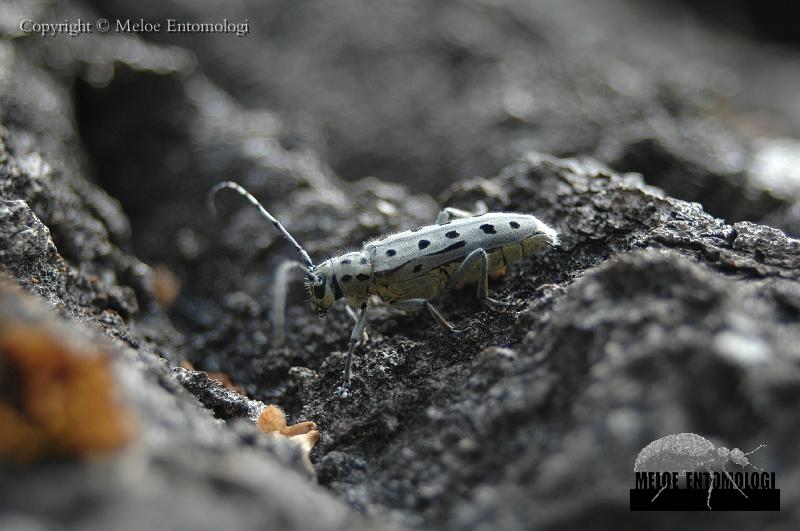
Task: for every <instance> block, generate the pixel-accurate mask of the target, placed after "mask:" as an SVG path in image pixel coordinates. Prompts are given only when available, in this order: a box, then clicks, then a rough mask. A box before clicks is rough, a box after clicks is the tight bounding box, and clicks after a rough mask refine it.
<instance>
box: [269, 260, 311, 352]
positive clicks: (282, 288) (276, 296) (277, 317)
mask: <svg viewBox="0 0 800 531" xmlns="http://www.w3.org/2000/svg"><path fill="white" fill-rule="evenodd" d="M293 269H301V270H303V271H305V273H306V274H307V275H309V276H312V273H311V271H309V270H308V268H307V267H306V266H304V265H303V264H301V263H300V262H295V261H294V260H289V261H287V262H284V263H282V264H281V265H279V266H278V271H277V272H276V273H275V280H274V281H273V287H272V337H273V342H274V345H275V346H278V347H280V346H282V345H283V344H284V342H285V341H286V294H287V293H288V291H289V273H291V272H292V270H293Z"/></svg>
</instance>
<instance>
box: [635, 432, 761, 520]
mask: <svg viewBox="0 0 800 531" xmlns="http://www.w3.org/2000/svg"><path fill="white" fill-rule="evenodd" d="M765 446H766V445H765V444H762V445H760V446H758V447H757V448H755V449H753V450H751V451H749V452H747V453H745V452H742V451H741V450H739V449H738V448H734V449H733V450H728V449H727V448H725V447H724V446H720V447H719V448H717V447H715V446H714V444H713V443H712V442H711V441H709V440H708V439H706V438H705V437H701V436H700V435H697V434H696V433H676V434H673V435H667V436H666V437H661V438H660V439H656V440H655V441H653V442H651V443H650V444H648V445H647V446H645V447H644V448H642V450H641V451H640V452H639V455H638V456H636V462H635V463H634V465H633V471H634V472H659V473H661V472H669V473H677V476H679V477H681V476H685V475H686V473H687V472H695V471H703V470H705V471H707V472H708V473H709V475H710V476H711V477H713V471H712V466H719V467H720V468H722V471H723V473H724V474H725V475H726V476H727V477H728V479H729V480H730V482H731V483H732V484H733V486H734V487H735V488H736V490H738V491H739V492H740V493H741V494H742V496H744V497H745V498H748V496H747V494H745V493H744V491H743V490H742V489H741V488H739V485H737V483H736V481H734V479H733V477H732V476H731V474H730V473H729V472H728V470H727V469H726V468H725V464H726V463H727V462H728V461H732V462H733V463H735V464H737V465H739V466H741V467H746V466H748V465H749V466H752V467H753V468H755V469H756V470H760V471H763V469H762V468H758V467H757V466H755V465H754V464H752V463H751V462H750V461H749V460H748V459H747V456H748V455H750V454H752V453H753V452H755V451H757V450H760V449H761V448H764V447H765ZM667 486H669V484H668V483H665V484H664V485H663V486H662V487H661V490H659V491H658V493H657V494H656V495H655V496H654V497H653V499H652V500H650V502H651V503H652V502H654V501H655V500H656V498H658V496H659V495H660V494H661V493H662V492H663V491H664V489H666V488H667ZM713 488H714V482H713V481H709V484H708V497H707V498H706V505H707V506H708V508H709V509H711V491H712V490H713Z"/></svg>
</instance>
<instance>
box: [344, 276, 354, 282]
mask: <svg viewBox="0 0 800 531" xmlns="http://www.w3.org/2000/svg"><path fill="white" fill-rule="evenodd" d="M351 280H353V275H344V276H342V282H350V281H351Z"/></svg>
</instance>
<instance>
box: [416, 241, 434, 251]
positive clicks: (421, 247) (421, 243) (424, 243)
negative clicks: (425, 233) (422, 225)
mask: <svg viewBox="0 0 800 531" xmlns="http://www.w3.org/2000/svg"><path fill="white" fill-rule="evenodd" d="M430 244H431V242H429V241H428V240H420V241H419V243H417V245H419V248H420V249H424V248H426V247H427V246H429V245H430Z"/></svg>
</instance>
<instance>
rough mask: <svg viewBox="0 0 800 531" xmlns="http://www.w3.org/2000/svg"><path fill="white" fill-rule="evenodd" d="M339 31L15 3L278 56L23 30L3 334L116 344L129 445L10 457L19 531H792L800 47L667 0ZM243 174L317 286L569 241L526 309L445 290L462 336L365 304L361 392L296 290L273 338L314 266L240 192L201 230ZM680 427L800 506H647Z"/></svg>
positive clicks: (340, 8)
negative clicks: (501, 235)
mask: <svg viewBox="0 0 800 531" xmlns="http://www.w3.org/2000/svg"><path fill="white" fill-rule="evenodd" d="M337 4H338V5H337V9H335V10H334V9H331V8H330V6H329V4H328V3H325V2H315V1H312V2H303V3H297V2H283V1H277V0H276V1H273V2H258V3H256V2H241V3H235V4H231V6H229V8H226V9H229V10H228V11H225V12H224V13H221V12H220V10H219V7H218V6H217V5H216V4H215V3H211V2H193V3H185V2H172V1H167V2H143V3H141V4H140V6H138V7H136V8H133V7H131V6H132V4H130V3H123V2H116V1H115V0H104V1H99V0H98V1H96V2H92V3H91V7H86V6H84V5H78V4H77V3H72V2H64V3H61V4H59V5H55V6H54V5H45V4H42V3H38V2H25V1H15V2H10V3H9V4H8V5H9V6H10V7H8V8H5V9H8V10H10V12H13V13H23V12H24V13H31V15H26V16H37V17H39V18H42V19H47V18H50V19H52V20H61V19H63V18H64V17H66V16H69V17H71V18H76V17H77V16H79V15H81V16H85V17H90V18H93V19H96V18H97V17H98V16H100V15H103V16H106V17H109V18H113V17H123V18H124V17H131V18H139V17H140V16H142V11H139V10H145V11H147V13H148V17H149V18H152V19H158V18H162V19H163V18H166V17H168V16H180V17H184V18H187V19H198V20H200V19H216V18H221V16H225V17H227V18H229V19H231V20H238V19H240V18H245V17H248V18H249V19H250V20H251V24H252V29H253V31H252V34H251V35H249V36H248V37H246V38H241V39H236V38H235V37H231V36H227V37H225V38H223V37H221V36H204V37H203V38H190V37H188V36H179V35H168V34H154V35H142V36H137V35H132V34H117V33H114V32H112V33H109V34H108V35H99V34H94V35H82V36H80V37H79V38H74V39H67V38H65V37H59V38H50V39H44V38H41V37H38V36H35V35H22V34H20V32H19V30H18V28H17V29H15V28H14V26H13V25H11V26H9V25H8V24H4V25H3V26H0V27H2V29H3V31H4V32H5V35H7V36H8V38H5V39H4V40H2V41H0V125H2V134H0V275H2V276H3V278H5V279H9V280H8V281H7V282H10V283H13V284H16V285H19V286H20V287H21V288H22V289H23V290H24V291H25V292H27V295H26V294H22V293H20V292H18V291H16V290H14V289H11V288H6V287H4V288H3V290H2V292H0V293H1V295H0V318H2V319H3V321H2V323H6V322H9V320H11V319H15V318H18V317H19V316H23V317H25V319H28V320H31V321H33V322H36V323H39V325H40V326H43V327H48V328H52V329H54V330H58V331H59V333H60V334H63V335H64V337H75V338H82V339H83V340H85V341H90V342H95V343H97V344H100V345H104V348H106V349H107V350H108V351H109V352H110V353H111V354H112V355H113V357H114V369H115V375H116V378H117V381H118V383H119V387H120V390H121V393H122V396H123V400H124V401H125V403H126V404H128V406H129V407H130V408H132V410H133V411H134V412H135V413H136V416H137V418H138V429H137V432H136V435H135V437H134V440H133V441H132V442H131V443H130V444H129V445H128V446H126V447H125V448H123V449H121V450H120V451H119V452H117V453H115V454H112V455H109V456H105V457H103V458H102V459H100V460H88V461H81V460H67V461H63V460H62V461H46V462H41V463H37V464H35V465H30V466H20V465H11V464H8V463H2V464H0V528H2V529H31V528H32V529H36V528H56V529H58V528H62V529H95V528H96V529H147V528H163V529H184V528H185V529H270V528H282V529H346V528H347V529H351V528H354V529H361V528H364V529H376V528H378V529H379V528H386V527H389V526H394V527H398V528H441V529H574V528H581V527H589V526H591V527H592V528H600V529H619V528H622V527H634V526H636V527H637V528H638V527H643V526H647V527H649V528H653V529H673V528H675V526H676V525H680V526H683V527H691V526H694V527H700V526H701V525H702V527H703V528H704V529H709V528H710V529H715V528H720V529H723V528H724V529H728V528H731V527H741V526H743V525H744V526H748V527H752V528H764V527H770V529H791V528H793V527H792V526H793V525H794V524H793V522H794V523H796V522H797V521H798V520H799V519H800V514H798V508H797V507H798V501H800V489H798V486H797V485H798V484H800V483H798V481H797V479H798V477H800V460H798V457H797V453H796V451H795V448H796V446H797V441H798V437H799V436H800V433H798V427H797V422H796V418H797V414H798V408H799V407H800V348H799V347H798V345H800V325H799V324H798V319H799V318H800V242H798V240H796V239H793V238H791V237H790V236H787V232H788V233H789V234H798V233H800V230H798V227H800V222H798V219H800V218H798V213H800V209H798V207H797V203H796V198H797V195H796V193H795V192H793V190H795V191H796V189H794V188H792V187H793V186H795V184H793V183H796V181H797V180H798V179H797V169H796V168H795V166H800V164H797V165H796V164H795V163H794V161H797V160H798V157H800V155H798V153H799V152H800V150H798V147H797V144H798V141H797V140H793V139H796V138H798V137H800V115H799V114H798V113H797V112H796V105H797V103H798V99H797V98H798V97H800V96H798V93H797V91H796V90H794V89H793V88H792V87H793V86H796V85H792V80H796V79H798V77H800V74H798V71H797V68H796V65H797V64H800V62H798V61H797V58H798V57H797V56H798V55H799V54H798V52H796V51H791V50H788V49H787V50H776V49H773V48H771V47H766V46H763V45H760V44H758V43H757V42H756V41H753V40H750V39H748V38H745V37H742V36H737V35H732V34H726V33H725V32H720V31H718V30H716V29H713V28H712V27H709V26H707V25H706V23H704V22H701V21H699V20H696V19H694V18H692V19H691V20H694V21H695V22H693V23H692V24H690V25H689V26H688V28H687V27H686V26H684V25H682V23H681V22H680V21H681V20H682V19H681V16H683V15H682V13H684V12H682V11H679V12H677V13H676V12H673V11H671V10H670V9H668V8H666V7H664V6H663V5H661V4H656V3H653V4H651V3H639V4H636V7H634V3H629V2H610V1H604V2H597V3H592V4H591V5H592V6H595V7H587V6H588V5H589V4H586V3H578V2H563V3H561V2H559V3H558V6H559V7H558V8H557V9H556V8H554V7H552V6H548V5H547V3H539V2H523V1H519V2H515V1H503V2H471V1H470V2H468V1H454V2H445V3H426V2H416V1H415V2H409V3H403V4H402V5H401V4H397V3H395V2H375V3H371V5H370V8H369V9H367V8H365V6H364V5H363V3H361V2H356V1H349V0H348V1H344V2H340V3H337ZM678 9H679V8H678ZM15 16H16V15H15ZM655 20H657V21H658V22H657V23H656V22H653V21H655ZM587 21H591V24H589V23H587ZM654 27H658V29H659V31H654ZM623 30H624V31H623ZM678 35H680V36H682V38H680V39H679V38H676V36H678ZM665 42H669V43H670V47H669V48H666V47H665ZM699 45H702V46H699ZM698 47H699V49H701V50H703V51H702V52H700V53H699V56H694V55H692V54H693V53H694V50H695V49H698ZM689 59H691V60H689ZM765 72H769V73H771V74H772V76H773V79H776V80H781V81H780V82H778V81H775V82H774V83H773V84H768V83H766V82H765V81H763V79H762V77H760V76H759V75H757V74H760V73H765ZM766 88H769V89H770V90H771V92H765V89H766ZM765 122H766V123H765ZM612 168H613V169H612ZM366 175H375V176H377V177H365V176H366ZM475 175H482V176H483V177H474V176H475ZM227 178H234V179H236V180H237V181H239V182H241V183H242V184H243V185H244V186H245V187H247V188H248V189H249V190H250V191H251V192H253V193H254V194H255V195H256V196H257V197H258V198H259V199H260V200H262V201H263V203H264V204H265V205H266V207H267V208H268V209H269V210H270V211H271V212H272V213H273V214H275V215H276V217H278V218H279V219H280V220H282V221H283V222H284V224H285V225H286V226H287V227H288V228H289V230H290V231H291V232H292V233H293V234H294V235H295V236H296V237H297V239H298V240H299V241H301V242H302V243H303V245H304V246H305V247H306V248H307V249H308V251H309V253H310V254H311V255H312V257H314V258H315V259H319V260H323V259H325V258H327V257H329V256H331V255H333V254H334V253H337V252H339V251H342V250H345V249H352V248H357V247H359V246H360V245H361V243H362V242H363V241H365V240H367V239H369V238H372V237H375V236H378V235H381V234H386V233H390V232H394V231H399V230H405V229H409V228H414V227H416V226H420V225H424V224H428V223H430V222H432V220H433V219H434V218H435V216H436V213H437V212H438V209H439V208H440V205H445V204H446V205H452V206H458V207H461V208H468V209H469V208H472V207H473V206H474V204H475V201H477V200H483V201H485V202H486V203H487V204H488V206H489V208H490V209H492V210H499V211H521V212H532V213H535V215H537V216H539V217H540V218H541V219H543V220H544V221H546V222H547V223H549V224H551V225H552V226H554V227H555V228H556V229H557V230H558V231H559V233H560V239H561V241H562V245H561V246H560V247H559V248H558V249H556V250H554V251H552V252H550V253H548V254H545V255H542V256H540V257H536V258H531V259H526V260H524V261H523V262H521V263H519V264H516V265H515V266H513V267H511V268H510V269H509V271H508V273H507V275H506V276H505V277H504V278H502V279H498V280H496V281H494V282H493V283H492V285H491V291H492V296H494V297H496V298H500V299H503V300H506V301H509V302H510V303H511V304H510V306H509V307H508V308H505V309H501V310H492V309H488V308H486V307H484V306H482V305H481V304H479V303H478V302H477V301H475V300H474V295H473V292H472V290H471V289H465V290H462V291H459V292H454V293H448V294H445V295H443V296H442V297H440V298H438V299H437V301H436V304H437V307H439V308H440V309H441V310H442V312H443V313H444V314H445V315H446V316H447V317H448V318H451V319H453V320H454V321H455V322H457V323H458V325H459V326H460V327H463V328H465V329H466V330H467V332H466V333H465V335H464V337H463V338H461V339H460V340H455V339H453V338H450V337H447V336H445V335H444V334H443V333H442V332H441V331H440V330H439V329H438V328H437V327H436V326H435V324H434V323H433V322H432V320H431V319H430V318H429V316H428V315H426V314H423V313H408V314H403V313H397V312H393V311H388V310H386V309H382V308H376V309H375V310H374V311H373V312H372V313H371V314H370V323H369V340H368V341H367V342H366V344H364V345H362V346H360V347H359V348H358V350H357V351H356V360H355V364H354V370H355V379H354V382H353V389H352V393H351V394H352V396H351V397H350V398H349V399H347V400H338V399H336V398H335V397H334V394H333V390H334V389H335V388H336V386H337V385H338V384H339V379H340V375H341V370H342V365H343V362H344V354H345V351H346V342H347V336H348V334H349V331H350V327H351V326H352V323H351V320H350V318H349V317H348V315H347V313H346V312H345V310H344V308H342V307H336V308H335V309H333V310H332V311H331V312H330V313H329V315H328V317H327V318H326V319H325V320H322V321H321V320H319V319H318V318H317V317H316V315H315V314H313V312H311V311H310V310H309V308H308V307H307V305H306V304H304V303H303V302H302V289H301V288H300V287H299V282H298V285H297V286H296V287H293V288H292V290H291V301H292V302H291V304H290V307H289V310H288V315H289V329H288V341H287V344H286V346H284V347H275V346H273V345H272V344H271V341H270V338H271V337H272V336H273V330H271V325H270V322H269V319H268V316H269V312H270V310H271V308H272V301H271V300H270V293H271V287H272V281H273V272H274V271H275V267H276V266H277V265H278V264H279V263H280V262H282V261H283V260H285V259H287V258H289V257H292V255H291V249H290V248H289V246H288V245H286V243H285V242H283V241H282V240H281V239H280V238H279V237H278V235H277V234H275V233H274V232H273V231H272V230H271V227H269V225H268V224H265V223H264V221H263V220H262V219H261V218H260V217H259V216H258V214H257V212H256V211H255V210H254V209H252V208H249V206H248V205H247V203H246V202H244V201H243V200H242V199H241V198H240V197H238V196H236V195H235V194H232V193H231V194H225V195H222V196H220V198H219V202H218V206H219V211H220V215H219V216H218V217H217V218H212V217H211V215H210V214H209V213H208V212H207V211H206V209H205V194H206V192H207V190H208V189H209V187H210V186H212V185H213V184H214V183H215V182H217V181H219V180H223V179H227ZM429 193H435V194H438V197H437V199H434V198H432V197H431V196H430V195H428V194H429ZM687 200H688V201H687ZM689 201H692V202H689ZM709 212H710V213H709ZM159 264H160V265H162V266H164V265H165V266H166V268H168V269H169V270H170V271H172V272H173V273H174V274H175V275H176V276H177V278H178V279H179V280H180V284H181V291H180V294H179V295H178V296H177V298H176V299H175V300H174V301H170V300H165V299H164V298H163V297H162V296H160V295H159V293H160V289H159V284H160V282H163V279H160V278H159V274H158V273H157V270H156V269H154V268H153V266H156V265H159ZM35 298H38V299H42V300H43V301H44V302H41V301H35V300H34V299H35ZM187 361H188V362H190V363H191V364H192V365H193V366H194V368H196V369H197V370H193V369H190V368H187V367H188V366H187V365H186V364H185V362H187ZM2 370H3V366H2V365H0V371H2ZM203 371H208V372H209V373H218V372H221V373H224V374H226V375H228V376H229V378H230V380H231V381H232V382H233V383H234V384H236V385H237V386H239V387H241V388H242V390H243V391H244V392H245V393H246V395H247V396H244V395H243V394H241V393H239V392H237V391H235V390H232V389H228V388H225V387H223V386H222V385H220V384H219V383H218V382H217V381H216V380H214V379H213V378H210V377H209V376H208V375H207V374H206V373H205V372H203ZM3 381H6V380H5V379H4V378H0V382H3ZM6 392H8V391H7V390H0V396H5V395H4V393H6ZM272 403H274V404H278V405H280V406H281V407H282V408H284V409H285V410H286V411H287V414H288V418H289V420H290V422H297V421H303V420H313V421H314V422H316V424H317V425H318V427H319V430H320V433H321V440H320V442H319V444H318V445H317V447H316V448H315V449H314V451H313V452H312V455H311V458H312V462H313V464H314V466H315V470H316V478H309V477H308V475H307V473H306V471H305V469H304V468H303V466H302V459H301V457H302V456H301V455H300V454H299V452H298V450H297V448H295V447H293V446H291V445H288V444H283V443H281V441H275V440H273V439H269V438H267V437H265V436H263V435H261V434H260V433H259V432H258V431H257V430H256V428H255V427H254V425H253V420H254V419H255V417H257V415H258V413H259V412H260V411H261V410H262V409H263V407H264V405H265V404H272ZM679 432H696V433H699V434H702V435H703V436H705V437H707V438H709V439H710V440H712V441H714V442H715V443H716V444H717V446H720V445H725V446H728V447H739V448H743V449H744V448H750V447H755V446H757V445H758V444H761V443H765V444H767V445H768V446H767V448H765V449H763V450H761V451H760V452H759V454H757V455H755V456H753V457H754V458H753V461H754V462H755V463H757V464H758V465H759V466H760V467H762V468H766V469H768V470H775V471H776V473H777V477H778V483H779V487H780V488H781V489H782V491H781V495H782V496H781V498H782V500H781V501H782V507H783V511H782V512H781V513H775V514H769V513H740V514H735V513H726V514H719V515H716V519H715V520H714V521H713V522H707V521H706V522H704V521H702V520H701V519H699V518H696V517H694V516H692V515H686V514H679V513H675V514H661V515H660V518H658V519H656V518H653V517H652V514H651V515H646V514H639V513H630V512H629V511H628V490H629V489H630V488H631V487H632V482H633V477H632V469H633V462H634V459H635V458H636V455H637V454H638V452H639V450H640V449H641V448H642V447H644V446H645V445H646V444H647V443H649V442H650V441H652V440H654V439H657V438H659V437H660V436H662V435H665V434H669V433H679Z"/></svg>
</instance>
